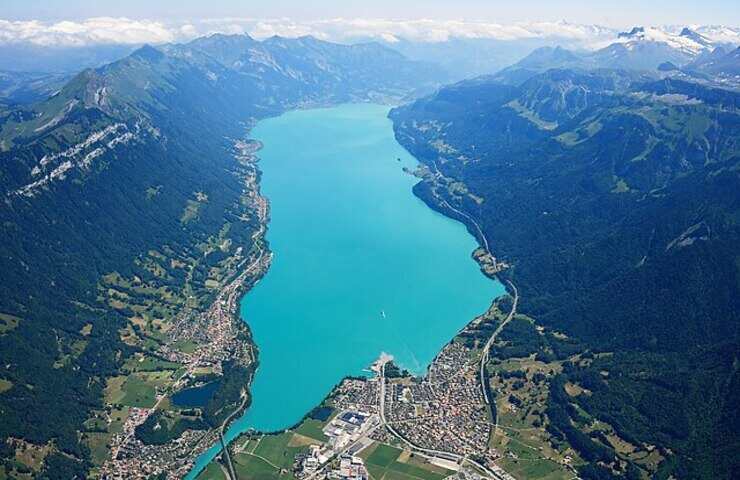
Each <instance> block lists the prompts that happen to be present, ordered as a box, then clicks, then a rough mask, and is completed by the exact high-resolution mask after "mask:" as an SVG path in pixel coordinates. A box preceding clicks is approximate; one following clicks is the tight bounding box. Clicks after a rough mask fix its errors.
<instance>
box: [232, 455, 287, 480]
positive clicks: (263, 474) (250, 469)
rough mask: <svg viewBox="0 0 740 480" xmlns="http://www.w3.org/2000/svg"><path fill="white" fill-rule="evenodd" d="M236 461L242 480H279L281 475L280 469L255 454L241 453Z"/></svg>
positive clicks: (237, 472)
mask: <svg viewBox="0 0 740 480" xmlns="http://www.w3.org/2000/svg"><path fill="white" fill-rule="evenodd" d="M234 462H235V465H234V468H235V469H236V474H237V475H238V476H239V478H240V479H242V480H277V479H279V478H280V477H281V475H280V471H279V470H277V469H276V468H275V467H273V466H272V465H270V464H269V463H267V462H265V461H264V460H262V459H261V458H259V457H255V456H254V455H249V454H245V453H243V454H239V455H237V456H236V457H235V459H234ZM283 477H287V475H283Z"/></svg>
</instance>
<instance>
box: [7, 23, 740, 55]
mask: <svg viewBox="0 0 740 480" xmlns="http://www.w3.org/2000/svg"><path fill="white" fill-rule="evenodd" d="M691 28H692V29H693V30H695V31H697V32H699V33H701V34H702V35H704V36H705V37H707V38H708V39H710V40H715V41H720V42H740V28H735V27H726V26H691ZM677 29H678V30H680V28H679V27H670V26H669V27H657V28H655V29H654V30H655V31H662V32H666V33H670V34H674V30H677ZM211 33H248V34H250V35H251V36H253V37H255V38H266V37H270V36H273V35H280V36H284V37H299V36H304V35H312V36H315V37H317V38H320V39H323V40H331V41H336V42H356V41H361V40H383V41H386V42H391V43H392V42H397V41H399V40H401V39H405V40H411V41H417V42H430V43H431V42H443V41H446V40H449V39H450V38H463V39H490V40H499V41H518V40H529V39H549V40H552V41H553V42H561V43H563V44H567V45H570V46H577V47H581V48H596V47H598V46H603V45H605V44H607V43H610V42H611V41H613V40H614V39H616V38H617V33H618V30H615V29H612V28H609V27H603V26H599V25H584V24H575V23H569V22H565V21H560V22H519V23H511V24H501V23H490V22H471V21H462V20H430V19H418V20H389V19H365V18H354V19H347V18H333V19H325V20H315V21H295V20H291V19H287V18H278V19H260V18H249V17H243V18H242V17H239V18H212V19H199V20H197V21H191V22H187V21H181V22H166V21H159V20H135V19H129V18H125V17H118V18H113V17H96V18H88V19H85V20H78V21H75V20H65V21H60V22H42V21H37V20H31V21H7V20H0V45H2V44H6V45H7V44H31V45H37V46H65V47H71V46H78V47H81V46H95V45H111V44H115V45H121V44H123V45H126V44H132V45H133V44H142V43H151V44H161V43H168V42H177V41H188V40H192V39H194V38H196V37H199V36H203V35H207V34H211Z"/></svg>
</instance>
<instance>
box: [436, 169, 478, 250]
mask: <svg viewBox="0 0 740 480" xmlns="http://www.w3.org/2000/svg"><path fill="white" fill-rule="evenodd" d="M432 163H433V165H434V170H435V172H436V173H437V176H440V177H444V175H442V172H440V171H439V168H437V162H432ZM434 196H435V197H436V198H437V200H438V201H439V202H440V204H441V205H442V206H445V207H447V208H449V209H450V210H452V211H453V212H455V213H457V214H458V215H460V216H462V217H465V218H467V219H468V220H469V221H470V223H472V224H473V226H474V227H475V229H476V230H478V237H479V238H480V241H481V243H483V248H485V249H486V253H488V254H489V255H491V249H490V248H489V246H488V239H487V238H486V235H485V234H484V233H483V229H482V228H480V225H478V222H476V221H475V219H474V218H473V217H471V216H470V215H468V214H467V213H465V212H463V211H462V210H460V209H458V208H455V207H453V206H452V205H450V204H449V203H448V202H447V200H445V199H444V198H441V197H440V196H439V195H437V194H436V192H434Z"/></svg>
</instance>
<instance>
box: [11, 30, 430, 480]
mask: <svg viewBox="0 0 740 480" xmlns="http://www.w3.org/2000/svg"><path fill="white" fill-rule="evenodd" d="M218 41H219V40H218V38H210V39H204V40H203V41H202V42H194V43H193V44H190V45H185V46H183V45H172V46H168V47H165V48H162V49H155V48H152V47H143V48H141V49H139V50H137V51H135V52H134V53H133V54H131V55H130V56H128V57H126V58H123V59H122V60H119V61H117V62H114V63H112V64H110V65H106V66H104V67H101V68H98V69H94V70H86V71H84V72H82V73H80V74H79V75H77V76H75V77H74V78H73V79H72V80H71V81H69V83H67V84H66V85H65V86H64V87H63V88H62V89H61V90H60V91H59V92H58V93H56V94H54V95H53V96H51V97H50V98H48V100H45V101H43V102H41V103H37V104H33V105H30V106H28V107H24V108H21V109H13V108H6V109H0V165H1V168H0V198H1V199H2V200H1V204H0V224H1V225H2V227H1V228H2V237H3V241H2V242H0V271H2V272H3V274H2V275H3V280H2V282H0V365H3V368H2V369H1V370H0V417H1V418H2V421H0V447H1V448H0V450H1V451H2V462H3V466H0V469H2V470H0V471H2V472H4V473H5V474H7V475H10V476H11V477H19V478H25V477H27V476H28V475H31V476H34V477H40V478H59V479H70V478H83V477H87V476H89V475H97V474H99V473H100V471H99V470H98V468H99V467H100V466H101V465H102V464H103V463H104V462H106V461H107V460H108V459H109V458H110V455H111V443H112V442H114V440H115V438H116V435H117V434H119V433H120V432H121V429H122V428H128V427H126V426H125V425H126V423H125V422H126V418H128V415H129V413H130V412H133V411H135V409H136V408H141V407H144V408H150V407H152V406H153V405H154V399H155V396H160V395H163V394H166V393H171V391H172V390H173V389H176V388H178V389H179V388H182V387H185V386H188V385H191V384H193V383H194V382H201V383H202V382H205V381H209V382H213V381H216V382H218V383H217V384H218V385H219V388H218V389H217V390H216V392H215V393H214V394H213V396H212V398H211V400H210V401H209V403H208V404H207V405H205V407H204V408H203V409H201V410H197V411H193V410H192V409H190V410H187V409H177V408H175V407H174V406H171V407H169V409H168V408H165V409H164V410H161V411H160V413H158V414H157V415H158V416H157V417H156V419H155V420H154V424H156V423H157V422H160V423H159V424H158V425H156V428H154V429H151V428H149V427H147V428H149V429H148V430H147V428H144V430H142V431H141V432H139V431H138V430H137V437H138V436H141V438H142V439H143V440H142V441H144V442H145V444H152V445H158V444H165V443H167V442H169V441H171V440H172V439H175V438H178V437H179V436H180V435H181V434H182V433H183V431H185V430H186V429H188V428H190V429H196V430H198V429H200V430H202V429H204V428H205V427H206V424H208V425H211V426H214V425H217V424H219V423H220V421H222V420H223V418H224V417H225V416H226V413H228V412H229V411H230V410H228V409H225V406H227V405H234V404H238V402H239V390H240V388H241V387H243V386H244V385H243V384H244V382H247V381H248V377H249V376H248V375H247V373H245V371H242V370H239V371H237V374H235V375H232V376H231V377H232V378H235V379H236V383H233V382H230V380H228V379H229V375H228V373H229V371H230V370H229V369H234V368H237V367H238V368H245V366H244V365H241V366H240V365H238V362H237V361H231V360H229V359H230V358H232V359H233V358H237V357H238V355H237V357H234V355H236V353H235V352H234V351H231V350H229V349H231V348H241V347H239V345H241V346H242V347H244V348H246V347H249V345H248V332H246V331H243V328H242V327H240V326H239V324H240V322H233V325H232V324H229V325H230V326H228V328H227V329H226V330H227V331H228V332H231V333H230V335H231V334H233V335H236V337H238V338H239V339H241V341H240V342H237V343H238V345H237V346H236V347H235V346H234V345H235V344H232V343H228V342H227V343H225V344H224V345H220V344H218V345H215V346H210V347H209V346H208V341H209V339H207V338H202V337H203V334H202V332H200V333H199V332H198V328H199V327H198V325H200V324H198V323H197V321H198V320H199V319H202V318H206V319H210V320H209V321H211V322H212V321H214V320H213V318H212V316H211V317H209V316H207V315H206V311H207V310H208V309H209V308H210V307H211V305H212V304H213V300H214V298H216V296H217V294H218V292H220V291H221V290H222V289H223V288H225V287H226V286H227V285H232V284H233V282H234V281H235V279H238V278H239V277H238V275H239V274H240V273H242V269H243V268H244V265H246V264H247V263H248V262H255V264H258V263H257V262H256V260H255V257H257V260H259V258H261V257H262V255H259V257H258V255H257V254H258V253H260V252H262V250H261V247H260V248H255V243H256V242H261V240H260V238H261V237H260V232H261V231H262V230H261V226H260V223H261V222H263V221H264V218H263V216H264V212H262V211H261V209H262V207H261V205H262V204H261V201H260V199H259V195H258V191H257V186H256V179H257V178H258V171H257V170H256V169H255V167H254V165H253V163H251V157H250V156H249V154H248V152H249V148H248V147H249V146H248V145H246V144H244V143H240V142H239V140H240V139H243V138H245V135H246V133H247V129H248V127H249V126H250V125H251V124H252V123H253V122H254V120H256V119H259V118H263V117H266V116H269V115H274V114H278V113H280V112H281V111H284V110H285V109H288V108H295V107H299V106H301V105H310V104H324V103H332V102H337V101H349V100H356V101H363V100H368V99H372V98H378V97H394V98H395V97H400V96H403V95H407V94H408V93H410V92H411V91H412V89H413V88H415V87H416V86H417V85H419V84H420V83H423V82H425V81H429V82H435V81H436V80H438V78H437V77H436V75H438V72H437V71H436V70H434V69H430V68H428V67H426V66H421V65H419V66H418V68H417V67H416V66H415V65H416V64H414V63H412V62H409V61H407V60H406V59H405V58H403V57H401V56H399V55H397V54H394V53H393V52H391V51H389V50H388V49H386V48H384V47H381V46H377V45H365V46H359V47H351V46H340V45H333V44H327V43H324V42H320V41H317V40H313V39H301V40H284V39H272V40H270V41H267V42H263V43H260V42H255V41H253V40H252V39H250V38H248V37H246V36H237V37H229V38H228V41H229V42H230V47H229V51H234V50H233V49H236V48H237V47H239V48H242V49H243V51H244V55H245V56H243V57H242V56H239V57H238V58H237V59H235V61H236V62H238V65H237V64H234V63H232V62H227V61H226V59H225V58H224V56H223V54H224V52H223V51H219V50H218V49H216V48H215V47H213V45H214V44H217V43H218ZM381 64H382V65H383V68H378V66H379V65H381ZM411 71H417V72H426V73H422V74H421V76H420V77H419V78H414V77H412V76H411V75H410V74H409V72H411ZM338 84H341V87H342V88H341V90H339V91H338V89H337V88H336V87H337V85H338ZM245 145H246V146H245ZM244 152H247V153H246V154H245V153H244ZM264 257H266V255H265V256H264ZM258 265H261V264H258ZM216 311H217V312H218V311H219V310H216ZM209 315H210V314H209ZM217 316H218V315H217ZM191 320H192V321H191ZM217 320H219V319H217ZM227 320H228V319H227ZM176 322H181V323H177V325H178V327H177V328H176V329H175V328H174V327H173V326H174V325H175V324H176ZM182 322H185V323H184V324H183V323H182ZM188 322H190V323H188ZM183 325H184V328H183ZM209 325H212V323H211V324H209ZM219 328H221V327H219ZM224 328H226V327H224ZM229 329H231V330H229ZM234 329H235V330H234ZM219 331H220V332H222V331H223V329H221V330H219ZM178 335H180V336H182V335H189V336H188V338H187V339H180V340H178V338H179V337H178ZM199 335H200V336H199ZM236 337H235V338H236ZM230 338H231V337H230ZM175 340H177V341H175ZM210 341H212V342H215V340H214V339H213V338H211V339H210ZM221 347H223V348H224V349H225V350H224V351H218V350H219V348H221ZM204 349H205V350H204ZM209 349H210V350H209ZM214 350H215V351H214ZM193 355H200V356H201V357H202V358H214V359H215V360H209V361H208V362H209V363H208V364H210V365H212V367H211V368H210V369H205V370H203V371H200V370H199V372H200V373H198V375H201V376H200V377H195V376H193V375H191V373H192V372H190V373H188V375H185V376H182V373H183V372H185V371H186V370H184V368H185V367H183V365H186V364H187V362H189V361H191V360H192V359H193ZM203 355H205V357H203ZM209 355H210V356H209ZM202 358H201V363H203V360H202ZM239 358H241V357H238V358H237V359H239ZM193 361H195V360H193ZM253 361H254V359H253V358H252V363H253ZM247 363H248V362H247ZM253 366H254V365H253V364H252V365H251V367H250V366H249V365H248V364H247V365H246V368H253ZM201 370H202V369H201ZM188 372H189V370H188ZM158 404H159V403H158ZM165 405H169V400H168V401H167V402H166V403H165ZM147 425H148V424H147ZM188 438H190V437H188ZM187 444H188V443H187V442H184V445H187ZM206 446H207V445H206ZM28 452H31V453H32V454H31V455H30V456H29V455H28ZM181 453H182V452H180V453H178V455H179V454H181ZM185 453H186V454H187V451H186V452H185ZM119 455H122V454H121V452H120V451H119ZM167 458H168V457H167V456H164V457H163V458H162V461H164V462H166V461H167ZM29 459H30V460H29ZM176 459H177V460H178V461H184V460H187V455H184V458H181V457H177V458H176ZM168 468H172V469H174V468H175V464H174V463H172V464H169V465H168ZM155 473H156V472H155Z"/></svg>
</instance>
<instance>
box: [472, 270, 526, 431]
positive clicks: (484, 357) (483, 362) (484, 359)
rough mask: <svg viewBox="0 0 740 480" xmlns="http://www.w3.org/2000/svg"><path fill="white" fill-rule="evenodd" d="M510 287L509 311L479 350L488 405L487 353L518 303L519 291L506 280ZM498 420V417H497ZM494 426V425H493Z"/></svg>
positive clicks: (484, 394) (489, 402) (481, 374)
mask: <svg viewBox="0 0 740 480" xmlns="http://www.w3.org/2000/svg"><path fill="white" fill-rule="evenodd" d="M507 283H508V284H509V286H510V287H511V289H512V290H513V291H514V304H513V305H512V307H511V311H510V312H509V314H508V315H507V316H506V318H505V319H504V321H503V322H501V324H500V325H499V326H498V327H497V328H496V330H494V331H493V333H492V334H491V336H490V338H489V339H488V341H487V342H486V344H485V345H484V346H483V350H482V351H481V355H480V388H481V390H482V391H483V399H484V400H485V402H486V405H490V404H491V401H490V399H489V398H488V389H487V388H486V382H485V375H486V363H488V358H489V354H490V352H491V345H492V344H493V342H494V341H495V340H496V337H497V336H498V334H499V333H501V330H503V329H504V327H505V326H506V324H507V323H509V321H511V319H512V318H514V315H516V307H517V304H518V303H519V291H518V290H517V289H516V287H515V286H514V284H513V283H511V282H510V281H509V282H507ZM497 420H498V419H497ZM496 423H498V421H497V422H496ZM494 427H495V425H494Z"/></svg>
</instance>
